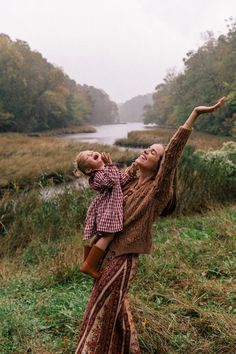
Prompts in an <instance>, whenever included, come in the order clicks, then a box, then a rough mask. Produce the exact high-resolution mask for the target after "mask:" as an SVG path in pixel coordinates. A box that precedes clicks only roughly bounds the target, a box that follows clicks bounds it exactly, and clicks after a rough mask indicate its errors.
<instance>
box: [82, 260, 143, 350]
mask: <svg viewBox="0 0 236 354" xmlns="http://www.w3.org/2000/svg"><path fill="white" fill-rule="evenodd" d="M136 269H137V256H135V255H132V254H126V255H122V256H119V257H116V258H113V259H110V260H109V261H108V263H107V265H106V266H105V268H104V269H103V271H102V276H101V278H100V279H98V280H96V281H95V283H94V286H93V289H92V293H91V296H90V298H89V301H88V303H87V307H86V310H85V314H84V318H83V321H82V325H81V330H80V335H79V341H78V346H77V349H76V354H140V353H141V352H140V348H139V343H138V338H137V333H136V330H135V327H134V322H133V319H132V316H131V312H130V307H129V301H128V297H127V293H128V289H129V286H130V282H131V280H132V279H133V277H134V275H135V273H136Z"/></svg>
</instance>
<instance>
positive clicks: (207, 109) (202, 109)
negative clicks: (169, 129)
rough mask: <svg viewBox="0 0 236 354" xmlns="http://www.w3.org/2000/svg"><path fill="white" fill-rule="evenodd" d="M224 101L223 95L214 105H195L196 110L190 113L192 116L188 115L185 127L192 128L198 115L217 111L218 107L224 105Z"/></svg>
mask: <svg viewBox="0 0 236 354" xmlns="http://www.w3.org/2000/svg"><path fill="white" fill-rule="evenodd" d="M224 102H225V97H222V98H220V99H219V100H218V101H217V102H216V104H214V105H213V106H209V107H207V106H198V107H195V108H194V110H193V111H192V113H191V114H190V116H189V117H188V119H187V120H186V122H185V123H184V124H183V127H184V128H186V129H192V127H193V124H194V122H195V121H196V119H197V117H198V116H199V115H200V114H203V113H211V112H213V111H215V110H216V109H217V108H219V107H220V106H223V104H224Z"/></svg>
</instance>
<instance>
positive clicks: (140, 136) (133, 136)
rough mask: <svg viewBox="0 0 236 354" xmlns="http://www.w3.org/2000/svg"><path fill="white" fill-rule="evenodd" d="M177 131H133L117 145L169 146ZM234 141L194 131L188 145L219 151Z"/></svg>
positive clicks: (164, 129) (141, 146)
mask: <svg viewBox="0 0 236 354" xmlns="http://www.w3.org/2000/svg"><path fill="white" fill-rule="evenodd" d="M176 130H177V129H167V128H157V129H151V130H145V131H132V132H130V133H128V137H127V139H118V140H116V142H115V144H116V145H121V146H125V147H135V148H146V147H148V146H149V145H152V144H155V143H158V144H167V142H168V141H169V140H170V138H171V137H172V135H173V134H174V133H175V131H176ZM230 140H232V137H230V138H229V137H221V136H215V135H210V134H206V133H201V132H196V131H193V133H192V135H191V136H190V138H189V141H188V144H190V145H192V146H194V147H196V148H199V149H203V150H208V149H209V148H213V149H219V148H220V147H221V146H222V144H223V143H224V142H227V141H230Z"/></svg>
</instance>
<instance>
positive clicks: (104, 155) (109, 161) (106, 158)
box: [101, 152, 112, 165]
mask: <svg viewBox="0 0 236 354" xmlns="http://www.w3.org/2000/svg"><path fill="white" fill-rule="evenodd" d="M101 158H102V161H103V162H104V164H105V165H110V164H112V159H111V156H110V154H109V153H108V152H102V153H101Z"/></svg>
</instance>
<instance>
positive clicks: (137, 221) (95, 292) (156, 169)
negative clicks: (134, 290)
mask: <svg viewBox="0 0 236 354" xmlns="http://www.w3.org/2000/svg"><path fill="white" fill-rule="evenodd" d="M223 103H224V97H223V98H221V99H220V100H219V101H218V102H217V103H216V104H215V105H214V106H211V107H205V106H199V107H196V108H195V109H194V110H193V111H192V113H191V114H190V116H189V117H188V119H187V120H186V122H185V123H184V125H183V126H181V127H180V128H179V129H178V130H177V132H176V133H175V134H174V136H173V137H172V139H171V140H170V142H169V144H168V145H167V147H166V148H165V149H164V147H163V146H162V145H160V144H153V145H151V146H150V147H149V148H148V149H145V150H144V151H143V153H142V154H141V155H140V156H139V157H138V158H137V159H136V163H137V165H138V168H139V178H136V179H135V180H132V181H131V182H130V183H129V184H128V185H126V186H125V188H124V190H123V194H124V228H123V230H122V231H121V232H119V233H118V234H117V235H116V236H115V238H114V239H113V241H112V243H111V245H110V249H109V252H108V255H107V257H106V262H105V265H104V266H103V271H102V276H101V278H100V279H99V280H97V281H96V282H95V284H94V286H93V289H92V293H91V296H90V298H89V301H88V304H87V307H86V310H85V314H84V318H83V322H82V325H81V331H80V336H79V341H78V346H77V350H76V354H139V353H141V352H140V348H139V343H138V339H137V334H136V330H135V327H134V323H133V320H132V316H131V312H130V310H129V303H128V298H127V293H128V289H129V286H130V282H131V280H132V279H133V277H134V275H135V272H136V264H137V257H138V254H149V253H150V251H151V246H152V237H151V228H152V224H153V222H154V220H156V219H157V218H158V217H159V216H161V215H163V214H168V212H169V211H170V210H172V209H173V200H174V199H175V198H174V194H175V193H174V188H173V187H174V180H175V174H176V168H177V165H178V162H179V159H180V156H181V153H182V151H183V148H184V146H185V144H186V142H187V140H188V138H189V136H190V134H191V130H192V127H193V124H194V122H195V121H196V119H197V117H198V116H199V115H200V114H203V113H209V112H212V111H214V110H215V109H217V108H219V107H220V106H221V105H223Z"/></svg>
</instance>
